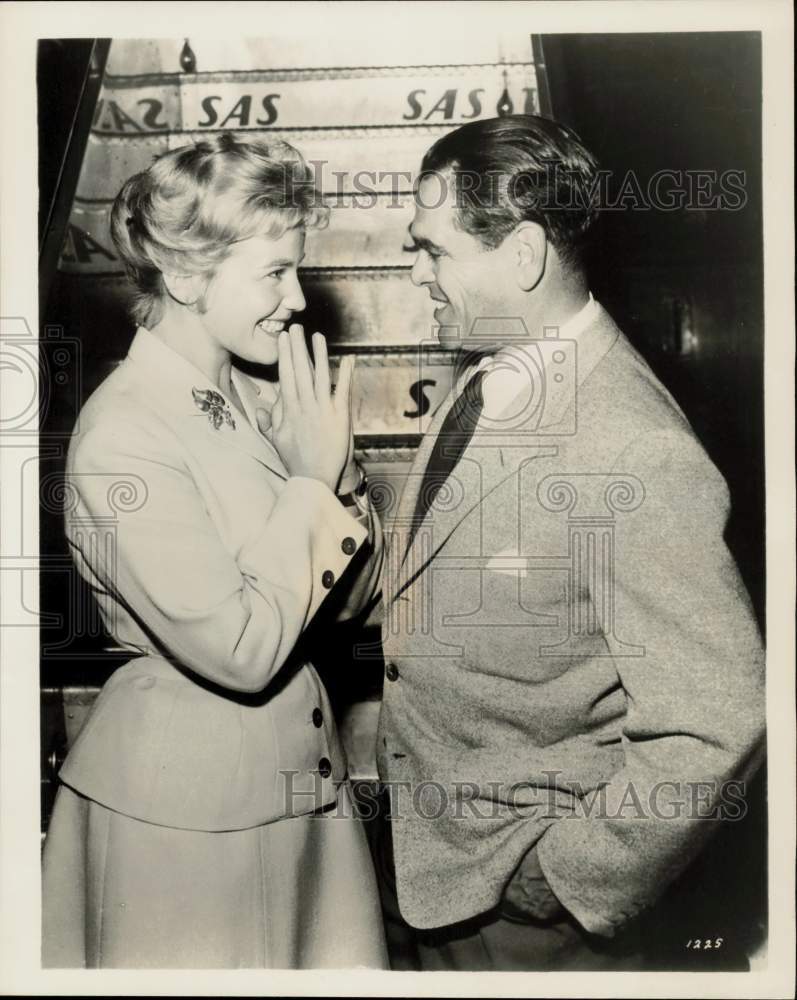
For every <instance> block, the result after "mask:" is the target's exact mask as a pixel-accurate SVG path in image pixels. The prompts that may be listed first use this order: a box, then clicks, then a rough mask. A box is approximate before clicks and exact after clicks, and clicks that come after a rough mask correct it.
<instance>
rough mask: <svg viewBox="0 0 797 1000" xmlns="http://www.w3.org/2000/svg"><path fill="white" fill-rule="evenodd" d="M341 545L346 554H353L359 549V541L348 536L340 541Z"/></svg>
mask: <svg viewBox="0 0 797 1000" xmlns="http://www.w3.org/2000/svg"><path fill="white" fill-rule="evenodd" d="M340 547H341V548H342V549H343V552H344V554H345V555H347V556H353V555H354V553H355V552H356V551H357V542H355V541H354V539H353V538H348V537H346V538H344V539H343V541H342V542H341V543H340Z"/></svg>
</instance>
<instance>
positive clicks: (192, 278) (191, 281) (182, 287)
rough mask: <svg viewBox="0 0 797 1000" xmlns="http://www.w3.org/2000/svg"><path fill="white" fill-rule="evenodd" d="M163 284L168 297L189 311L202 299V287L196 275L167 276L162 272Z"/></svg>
mask: <svg viewBox="0 0 797 1000" xmlns="http://www.w3.org/2000/svg"><path fill="white" fill-rule="evenodd" d="M162 276H163V283H164V285H165V286H166V291H167V292H168V293H169V295H170V296H171V297H172V298H173V299H174V300H175V302H179V303H180V305H182V306H187V307H188V308H189V309H190V308H191V307H192V306H195V305H196V304H197V303H198V302H199V300H200V299H201V298H202V292H203V290H204V285H203V282H202V277H201V275H198V274H167V273H165V272H163V275H162Z"/></svg>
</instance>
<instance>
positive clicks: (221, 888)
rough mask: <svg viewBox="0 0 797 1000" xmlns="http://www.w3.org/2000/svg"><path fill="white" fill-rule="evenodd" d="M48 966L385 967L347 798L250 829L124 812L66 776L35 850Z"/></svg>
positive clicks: (371, 890)
mask: <svg viewBox="0 0 797 1000" xmlns="http://www.w3.org/2000/svg"><path fill="white" fill-rule="evenodd" d="M42 964H43V965H44V966H45V967H49V968H127V969H131V968H132V969H144V968H159V969H165V968H185V969H199V968H240V969H252V968H281V969H319V968H354V967H358V966H364V967H368V968H384V969H386V968H388V964H387V954H386V950H385V943H384V935H383V930H382V917H381V911H380V905H379V896H378V891H377V887H376V882H375V878H374V873H373V867H372V862H371V857H370V853H369V850H368V845H367V842H366V838H365V833H364V830H363V828H362V825H361V822H360V820H359V819H358V818H357V817H356V816H354V815H353V812H352V805H351V797H350V793H349V789H348V787H347V786H346V785H343V786H341V789H340V792H339V795H338V803H337V807H334V808H332V809H331V810H326V811H324V812H319V813H312V814H309V815H305V816H298V817H292V818H288V819H282V820H278V821H276V822H273V823H268V824H266V825H263V826H257V827H253V828H251V829H248V830H235V831H232V832H225V833H215V832H213V833H208V832H204V831H195V830H176V829H173V828H171V827H164V826H156V825H154V824H152V823H145V822H142V821H141V820H137V819H133V818H131V817H129V816H124V815H122V814H121V813H117V812H113V811H112V810H110V809H107V808H105V807H104V806H102V805H99V804H98V803H97V802H93V801H92V800H91V799H87V798H84V797H83V796H81V795H78V794H77V793H76V792H74V791H72V789H70V788H68V787H66V786H65V785H62V786H61V788H60V789H59V792H58V796H57V798H56V803H55V808H54V811H53V815H52V819H51V822H50V828H49V832H48V834H47V839H46V844H45V850H44V873H43V903H42Z"/></svg>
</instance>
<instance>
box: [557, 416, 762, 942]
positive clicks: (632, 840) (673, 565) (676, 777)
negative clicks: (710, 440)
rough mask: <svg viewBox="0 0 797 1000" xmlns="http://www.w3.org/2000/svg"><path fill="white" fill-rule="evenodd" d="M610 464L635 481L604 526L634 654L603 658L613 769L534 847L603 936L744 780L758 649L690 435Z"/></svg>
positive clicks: (621, 628) (758, 709) (758, 727)
mask: <svg viewBox="0 0 797 1000" xmlns="http://www.w3.org/2000/svg"><path fill="white" fill-rule="evenodd" d="M616 471H617V472H619V473H631V474H633V475H636V476H637V477H638V478H639V479H640V480H641V482H642V483H643V486H644V489H645V499H644V502H643V503H642V504H641V506H640V507H639V508H638V509H637V510H636V511H635V512H633V513H628V514H622V515H621V516H619V517H618V520H617V529H616V556H615V577H614V592H615V626H614V627H615V631H616V633H617V635H618V638H620V639H621V640H624V641H626V642H633V643H637V644H640V645H643V646H644V649H645V652H644V655H642V656H638V657H627V658H626V657H619V656H618V657H615V666H616V670H617V674H618V678H619V681H620V683H621V685H622V687H623V689H624V691H625V694H626V698H627V714H626V717H625V721H624V726H623V733H622V745H623V749H624V766H623V767H622V769H621V770H620V771H619V772H618V773H617V774H616V775H615V776H614V777H613V779H612V780H611V782H610V783H609V785H608V786H607V787H606V788H605V789H604V790H603V792H602V794H603V795H605V798H604V799H602V800H601V799H599V798H597V797H596V798H595V799H594V800H593V801H592V805H593V807H595V806H597V804H598V802H600V803H601V806H600V808H596V809H595V811H594V812H593V813H592V814H589V815H588V810H587V809H584V810H582V811H581V813H576V814H575V815H574V816H573V817H563V818H560V819H559V820H557V822H555V823H554V824H553V825H552V826H551V827H550V828H549V830H548V831H547V832H546V833H545V834H544V835H543V837H542V838H541V840H540V841H539V844H538V855H539V860H540V863H541V865H542V868H543V871H544V873H545V876H546V878H547V879H548V882H549V884H550V885H551V887H552V889H553V891H554V892H555V893H556V895H557V896H558V897H559V899H560V900H561V902H562V903H563V904H564V905H565V906H566V907H567V908H568V909H569V910H570V911H571V913H572V914H573V915H574V916H575V917H576V918H577V919H578V920H579V921H580V923H581V924H583V926H584V927H585V928H586V929H587V930H588V931H591V932H594V933H597V934H603V935H607V936H611V935H612V934H613V933H614V931H615V929H616V928H617V927H618V926H619V925H621V924H622V923H624V921H626V920H627V919H628V918H629V917H632V916H634V915H636V914H637V913H638V912H639V911H640V910H642V909H643V908H645V907H646V906H648V905H650V904H651V903H652V902H653V901H654V900H655V899H656V897H657V896H658V895H659V894H660V893H661V892H662V891H663V890H664V888H665V887H666V886H667V884H668V883H669V882H670V881H671V880H672V879H673V878H675V877H676V875H678V874H679V873H680V871H681V870H683V869H684V868H685V867H686V865H687V864H688V863H689V862H690V861H691V860H692V858H693V857H694V856H695V855H696V854H697V852H698V851H699V850H700V848H701V847H702V846H703V845H704V844H705V842H706V840H707V839H708V838H709V837H710V836H711V834H712V832H713V831H714V830H715V829H716V827H717V822H716V820H713V819H707V818H706V816H708V815H710V814H711V812H712V810H713V809H715V808H717V807H719V806H721V805H722V803H723V800H724V794H725V790H724V788H723V783H724V782H727V781H728V780H739V779H741V780H744V779H746V778H748V777H749V776H751V775H752V773H753V771H754V770H755V767H756V766H757V764H758V762H759V760H760V756H761V751H762V742H763V739H762V737H763V728H764V673H763V655H762V650H761V644H760V638H759V634H758V631H757V627H756V625H755V622H754V619H753V615H752V612H751V608H750V604H749V599H748V597H747V594H746V591H745V590H744V586H743V584H742V582H741V580H740V578H739V575H738V572H737V569H736V566H735V564H734V562H733V559H732V557H731V556H730V553H729V552H728V549H727V547H726V545H725V543H724V541H723V532H724V528H725V524H726V519H727V515H728V510H729V502H728V492H727V488H726V486H725V483H724V481H723V479H722V477H721V476H720V474H719V473H718V472H717V470H716V469H715V468H714V466H713V465H711V463H710V462H709V461H708V459H707V458H706V456H705V454H704V452H703V451H702V449H701V448H700V446H699V444H698V443H697V442H696V440H694V439H693V438H692V437H691V436H689V435H687V434H684V433H680V434H676V433H672V432H655V433H650V434H647V435H644V436H642V437H640V438H639V439H638V440H637V441H636V442H634V443H633V444H632V445H631V446H630V447H629V448H628V449H626V451H625V452H624V454H623V455H622V456H621V458H620V460H619V461H618V463H617V465H616ZM596 611H597V613H598V614H600V609H596ZM603 627H604V631H605V632H607V633H608V632H610V631H611V623H610V622H603ZM584 804H585V805H587V803H584ZM640 805H641V807H642V808H641V809H640V808H639V807H640Z"/></svg>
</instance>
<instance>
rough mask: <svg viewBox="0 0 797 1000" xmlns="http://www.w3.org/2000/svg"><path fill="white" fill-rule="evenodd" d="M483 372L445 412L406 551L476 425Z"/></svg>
mask: <svg viewBox="0 0 797 1000" xmlns="http://www.w3.org/2000/svg"><path fill="white" fill-rule="evenodd" d="M483 379H484V372H483V371H477V372H476V374H475V375H473V376H472V377H471V379H470V381H469V382H468V384H467V385H466V386H465V388H464V389H463V391H462V392H461V393H460V394H459V396H457V398H456V400H455V402H454V405H453V406H452V407H451V409H450V410H449V411H448V414H447V415H446V418H445V420H444V421H443V424H442V426H441V428H440V432H439V434H438V435H437V439H436V441H435V443H434V446H433V447H432V453H431V454H430V456H429V462H428V464H427V466H426V471H425V472H424V474H423V481H422V482H421V488H420V491H419V492H418V499H417V501H416V503H415V513H414V514H413V517H412V527H411V529H410V537H409V541H408V543H407V550H409V548H410V546H411V545H412V542H413V539H414V538H415V533H416V532H417V530H418V528H419V527H420V526H421V523H422V522H423V519H424V517H426V513H427V511H428V510H429V508H430V507H431V506H432V504H433V503H434V500H435V497H436V496H437V494H438V493H439V492H440V488H441V487H442V486H443V484H444V483H445V481H446V479H448V477H449V476H450V475H451V472H452V471H453V469H454V467H455V466H456V464H457V462H458V461H459V460H460V459H461V458H462V454H463V452H464V451H465V449H466V448H467V446H468V443H469V441H470V439H471V438H472V437H473V432H474V430H475V429H476V424H477V423H478V422H479V417H480V416H481V412H482V407H483V406H484V399H483V398H482V381H483Z"/></svg>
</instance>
